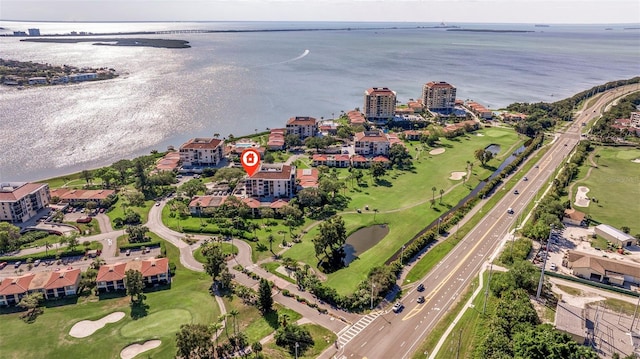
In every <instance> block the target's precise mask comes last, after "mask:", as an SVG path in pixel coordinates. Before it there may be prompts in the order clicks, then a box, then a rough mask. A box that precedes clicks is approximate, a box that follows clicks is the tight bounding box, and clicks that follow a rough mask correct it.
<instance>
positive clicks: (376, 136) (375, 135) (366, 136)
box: [354, 131, 389, 142]
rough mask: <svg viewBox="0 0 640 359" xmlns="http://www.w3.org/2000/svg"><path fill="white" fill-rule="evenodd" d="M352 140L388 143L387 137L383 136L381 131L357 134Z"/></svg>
mask: <svg viewBox="0 0 640 359" xmlns="http://www.w3.org/2000/svg"><path fill="white" fill-rule="evenodd" d="M354 139H355V140H356V141H359V142H362V141H366V142H389V139H388V138H387V136H385V135H384V133H382V132H381V131H364V132H358V133H356V134H355V137H354Z"/></svg>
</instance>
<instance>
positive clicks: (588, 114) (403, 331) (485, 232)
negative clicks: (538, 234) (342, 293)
mask: <svg viewBox="0 0 640 359" xmlns="http://www.w3.org/2000/svg"><path fill="white" fill-rule="evenodd" d="M639 89H640V86H639V85H632V86H626V87H625V88H623V89H616V90H611V91H608V92H606V93H604V94H602V95H601V96H600V97H599V98H598V100H596V101H594V102H593V103H590V104H589V107H588V108H584V109H583V110H582V111H581V112H580V113H578V114H577V118H576V120H575V121H574V123H573V125H571V126H570V127H569V128H568V129H567V131H566V132H564V133H559V134H557V135H556V137H555V139H554V141H553V143H552V144H551V148H550V150H549V151H548V152H547V153H546V154H545V155H544V157H543V158H542V159H541V160H540V161H539V162H538V163H537V166H535V167H534V168H532V169H531V170H530V171H529V172H528V173H526V174H525V176H526V177H527V178H528V180H527V181H523V180H520V181H519V182H517V183H516V184H509V185H508V186H505V187H502V188H499V189H498V191H508V192H509V193H507V194H506V195H505V196H504V197H503V198H502V199H501V200H500V201H499V202H498V203H497V204H496V205H495V207H494V208H493V209H491V210H490V211H488V212H487V214H486V216H485V217H484V218H483V219H482V221H481V222H480V223H478V225H477V226H476V227H475V228H473V229H472V230H471V232H469V234H468V235H467V236H465V237H464V238H463V240H462V241H461V242H460V243H459V244H458V245H457V246H456V247H455V248H454V249H453V250H452V251H451V252H450V253H449V254H448V255H447V256H446V257H445V258H444V259H443V260H442V261H441V262H440V263H439V264H438V265H437V266H436V267H435V268H434V269H433V270H432V271H431V272H430V273H429V274H427V275H426V276H425V277H424V278H422V280H421V281H420V282H419V283H422V284H424V287H425V290H424V292H422V293H418V292H417V291H416V290H415V289H412V290H410V291H409V292H408V293H407V294H406V295H405V296H404V297H403V298H402V302H403V303H404V305H405V308H404V310H403V311H401V312H400V313H398V314H396V313H394V312H392V311H390V310H387V311H386V312H385V313H383V314H381V315H379V316H375V315H373V316H369V320H367V323H366V326H365V325H361V326H360V327H359V328H358V330H355V331H354V330H350V331H348V332H345V334H343V335H342V336H341V337H340V338H339V339H338V342H339V343H340V345H341V347H340V348H339V350H338V353H337V354H336V357H337V358H341V359H344V358H368V359H376V358H380V359H387V358H408V357H411V356H412V354H413V352H414V351H415V350H416V349H417V348H418V347H419V345H420V343H421V342H422V341H423V340H424V339H425V337H426V335H428V333H429V332H430V331H431V330H432V329H433V327H434V326H435V324H436V323H437V322H438V320H440V319H441V317H442V316H443V315H444V314H445V313H446V311H447V310H448V309H449V307H450V306H451V305H452V304H453V302H454V301H455V300H456V298H457V296H458V295H459V294H460V293H461V291H462V290H463V289H464V288H465V287H466V286H467V285H468V284H469V282H470V281H471V280H472V278H473V277H475V276H476V275H477V274H478V272H479V270H480V267H481V266H482V264H483V263H484V262H485V261H486V260H487V258H488V257H489V256H490V255H491V253H492V252H493V251H494V250H495V249H496V247H497V246H498V244H499V242H500V240H501V239H502V238H504V236H505V235H506V234H507V233H508V231H509V230H510V229H511V228H512V227H513V225H514V223H515V222H516V220H517V218H518V216H519V215H520V214H521V212H522V211H523V210H524V207H525V206H526V204H527V203H528V202H529V201H531V200H532V199H533V198H534V196H535V195H536V194H537V193H538V191H539V190H540V189H542V188H543V186H545V184H548V183H549V181H550V180H551V177H552V175H553V174H554V172H555V170H556V168H558V167H559V166H560V165H561V164H562V162H564V161H566V159H567V157H568V155H569V154H570V152H571V150H572V149H573V147H574V146H575V145H576V144H577V143H578V141H579V140H580V136H581V135H580V132H581V129H582V128H583V127H582V123H586V122H588V121H590V120H592V119H593V118H594V117H596V116H598V115H599V114H600V113H601V111H603V109H604V107H605V106H606V105H607V104H608V103H610V102H611V101H612V100H614V99H615V98H617V97H621V96H622V95H624V94H627V93H629V92H632V91H637V90H639ZM515 189H517V190H518V192H519V194H515V193H514V190H515ZM509 208H512V209H513V213H507V210H508V209H509ZM416 284H418V283H416ZM414 288H415V287H414ZM420 295H424V296H425V299H426V301H425V303H422V304H419V303H417V302H416V299H417V298H418V296H420ZM371 317H373V318H371ZM357 324H358V323H356V325H357Z"/></svg>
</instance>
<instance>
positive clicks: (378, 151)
mask: <svg viewBox="0 0 640 359" xmlns="http://www.w3.org/2000/svg"><path fill="white" fill-rule="evenodd" d="M389 147H391V145H390V141H389V138H388V137H387V135H386V134H385V133H383V132H382V131H380V130H375V131H363V132H358V133H356V134H355V136H354V150H355V153H357V154H359V155H364V156H367V155H374V156H375V155H384V156H386V155H388V154H389Z"/></svg>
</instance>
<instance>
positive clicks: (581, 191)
mask: <svg viewBox="0 0 640 359" xmlns="http://www.w3.org/2000/svg"><path fill="white" fill-rule="evenodd" d="M587 192H589V188H587V187H583V186H580V187H578V192H576V201H575V202H574V203H573V204H575V205H576V206H578V207H589V202H590V201H589V197H587Z"/></svg>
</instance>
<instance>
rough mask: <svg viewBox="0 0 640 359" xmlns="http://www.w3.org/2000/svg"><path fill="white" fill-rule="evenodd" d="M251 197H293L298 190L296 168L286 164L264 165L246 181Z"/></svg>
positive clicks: (246, 187) (247, 191) (248, 193)
mask: <svg viewBox="0 0 640 359" xmlns="http://www.w3.org/2000/svg"><path fill="white" fill-rule="evenodd" d="M245 189H246V193H247V195H248V196H250V197H273V198H276V197H287V198H290V197H293V195H294V194H295V189H296V167H295V166H290V165H286V164H284V163H263V164H262V165H261V166H260V170H259V171H257V172H256V173H254V174H253V176H251V177H247V179H246V180H245Z"/></svg>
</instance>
